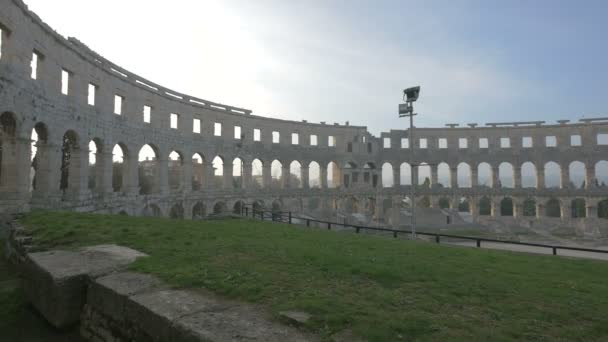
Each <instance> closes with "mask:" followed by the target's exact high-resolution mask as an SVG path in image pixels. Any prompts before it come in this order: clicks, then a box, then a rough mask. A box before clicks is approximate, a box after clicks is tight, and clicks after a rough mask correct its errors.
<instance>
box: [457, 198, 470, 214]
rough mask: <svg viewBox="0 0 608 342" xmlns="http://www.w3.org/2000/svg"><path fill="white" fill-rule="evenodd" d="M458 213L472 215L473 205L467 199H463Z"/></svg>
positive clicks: (460, 201) (459, 203)
mask: <svg viewBox="0 0 608 342" xmlns="http://www.w3.org/2000/svg"><path fill="white" fill-rule="evenodd" d="M458 212H459V213H470V212H471V205H470V204H469V200H468V199H467V198H466V197H461V198H460V200H459V201H458Z"/></svg>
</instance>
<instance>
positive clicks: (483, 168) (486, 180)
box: [477, 162, 494, 215]
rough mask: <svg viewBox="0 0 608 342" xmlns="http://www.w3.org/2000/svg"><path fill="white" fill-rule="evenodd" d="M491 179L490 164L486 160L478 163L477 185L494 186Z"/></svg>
mask: <svg viewBox="0 0 608 342" xmlns="http://www.w3.org/2000/svg"><path fill="white" fill-rule="evenodd" d="M492 179H493V175H492V167H491V166H490V164H488V163H486V162H482V163H479V165H477V184H478V185H479V186H487V187H492V186H494V183H493V182H492ZM480 215H481V214H480ZM488 215H489V214H488Z"/></svg>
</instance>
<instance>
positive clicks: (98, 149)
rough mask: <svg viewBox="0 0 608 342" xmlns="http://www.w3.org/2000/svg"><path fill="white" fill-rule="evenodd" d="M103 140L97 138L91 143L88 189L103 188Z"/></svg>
mask: <svg viewBox="0 0 608 342" xmlns="http://www.w3.org/2000/svg"><path fill="white" fill-rule="evenodd" d="M102 146H103V145H102V143H101V139H99V138H95V139H93V140H91V141H90V142H89V156H88V157H89V163H88V164H89V181H88V188H89V189H91V190H97V189H99V187H100V186H101V182H102V179H103V171H104V170H103V159H102V153H103V151H102Z"/></svg>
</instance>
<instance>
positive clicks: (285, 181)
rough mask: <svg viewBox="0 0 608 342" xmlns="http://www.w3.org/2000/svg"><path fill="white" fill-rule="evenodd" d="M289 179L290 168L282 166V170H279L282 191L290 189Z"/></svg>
mask: <svg viewBox="0 0 608 342" xmlns="http://www.w3.org/2000/svg"><path fill="white" fill-rule="evenodd" d="M290 178H291V172H290V167H289V166H288V165H287V166H286V165H283V169H282V170H281V183H282V188H283V189H288V188H290V186H289V179H290Z"/></svg>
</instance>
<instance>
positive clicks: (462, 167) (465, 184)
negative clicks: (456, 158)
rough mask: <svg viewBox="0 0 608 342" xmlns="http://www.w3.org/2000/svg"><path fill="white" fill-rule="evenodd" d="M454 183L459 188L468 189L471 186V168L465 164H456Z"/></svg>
mask: <svg viewBox="0 0 608 342" xmlns="http://www.w3.org/2000/svg"><path fill="white" fill-rule="evenodd" d="M456 181H457V183H458V187H459V188H470V187H471V186H472V184H471V183H472V175H471V166H470V165H469V164H467V163H465V162H462V163H460V164H458V167H457V168H456Z"/></svg>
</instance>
